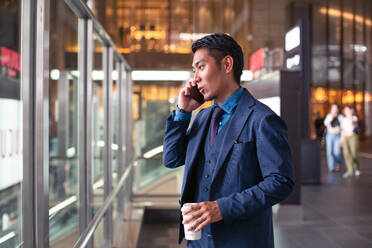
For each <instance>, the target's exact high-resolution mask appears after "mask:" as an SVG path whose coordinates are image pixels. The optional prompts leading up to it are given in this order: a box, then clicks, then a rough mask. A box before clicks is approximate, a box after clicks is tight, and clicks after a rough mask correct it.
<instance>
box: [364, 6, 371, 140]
mask: <svg viewBox="0 0 372 248" xmlns="http://www.w3.org/2000/svg"><path fill="white" fill-rule="evenodd" d="M366 14H367V53H368V55H367V61H368V62H367V63H368V64H367V68H368V72H367V73H369V75H371V73H372V31H371V29H372V16H371V15H372V3H371V1H367V7H366ZM366 80H367V82H366V92H365V94H364V100H365V104H364V105H365V106H364V109H365V110H364V113H365V115H366V116H365V135H366V136H369V137H371V136H372V77H370V76H369V77H367V79H366Z"/></svg>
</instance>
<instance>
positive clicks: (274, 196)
mask: <svg viewBox="0 0 372 248" xmlns="http://www.w3.org/2000/svg"><path fill="white" fill-rule="evenodd" d="M192 52H193V63H192V68H193V71H194V78H193V80H191V81H190V82H188V83H187V85H186V86H185V87H183V88H182V89H181V91H180V93H179V99H178V106H177V109H176V110H175V111H174V112H173V114H172V115H171V116H170V117H169V118H168V120H167V123H166V129H165V136H164V152H163V162H164V165H165V166H166V167H169V168H175V167H178V166H181V165H185V173H184V179H183V185H182V195H181V200H180V203H181V205H183V204H184V203H187V202H196V203H197V204H195V205H192V206H191V207H189V208H187V209H186V210H185V211H184V212H183V213H182V216H185V218H181V219H183V220H182V223H191V225H190V227H189V229H190V230H194V231H199V230H202V238H201V239H200V240H194V241H188V243H187V247H233V248H237V247H245V248H270V247H274V238H273V224H272V210H271V207H272V206H273V205H274V204H277V203H278V202H280V201H282V200H284V199H285V198H286V197H288V195H289V194H290V193H291V192H292V189H293V186H294V180H293V168H292V167H293V166H292V155H291V151H290V147H289V145H288V138H287V127H286V125H285V123H284V121H283V120H282V119H281V118H280V117H279V116H277V115H276V114H275V113H274V112H273V111H271V110H270V108H268V107H267V106H265V105H264V104H262V103H260V102H259V101H257V100H256V99H255V98H254V97H253V96H252V95H251V94H250V93H249V92H248V91H247V90H246V89H244V88H241V87H240V76H241V74H242V70H243V53H242V49H241V47H240V46H239V45H238V44H237V43H236V41H235V40H234V39H233V38H231V37H230V36H229V35H227V34H221V33H215V34H211V35H208V36H205V37H203V38H201V39H199V40H197V41H195V42H194V43H193V45H192ZM193 86H197V87H198V89H199V91H200V92H201V93H202V94H203V96H204V100H206V101H207V100H214V105H213V106H212V107H209V108H206V109H202V110H201V111H200V112H199V113H198V114H197V116H196V117H195V119H194V121H193V123H192V125H191V127H190V128H188V127H189V124H190V119H191V112H192V111H193V110H195V109H196V108H198V107H199V106H200V103H198V102H197V101H196V100H194V99H193V98H191V97H190V96H189V95H190V90H191V87H193ZM186 215H187V216H186ZM182 216H181V217H182ZM182 223H180V236H179V242H181V241H182V239H183V237H184V230H183V227H182Z"/></svg>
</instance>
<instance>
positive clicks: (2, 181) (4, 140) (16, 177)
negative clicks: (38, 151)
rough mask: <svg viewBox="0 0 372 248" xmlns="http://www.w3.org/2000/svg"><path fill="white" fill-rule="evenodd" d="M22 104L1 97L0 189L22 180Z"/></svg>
mask: <svg viewBox="0 0 372 248" xmlns="http://www.w3.org/2000/svg"><path fill="white" fill-rule="evenodd" d="M21 108H22V106H21V102H20V101H19V100H13V99H4V98H0V190H2V189H5V188H8V187H10V186H12V185H14V184H16V183H19V182H21V181H22V166H23V164H22V163H23V153H22V132H21V130H22V129H21V128H22V117H21V114H22V109H21Z"/></svg>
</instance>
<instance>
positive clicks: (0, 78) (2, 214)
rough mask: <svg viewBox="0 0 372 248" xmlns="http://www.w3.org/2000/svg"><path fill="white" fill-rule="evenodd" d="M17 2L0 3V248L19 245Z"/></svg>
mask: <svg viewBox="0 0 372 248" xmlns="http://www.w3.org/2000/svg"><path fill="white" fill-rule="evenodd" d="M19 15H20V1H18V0H8V1H0V62H1V63H0V220H1V221H0V247H17V246H19V245H20V243H21V240H20V234H21V230H22V223H21V215H22V213H21V205H22V201H21V198H22V188H21V183H22V179H23V178H22V176H23V151H22V135H23V134H22V102H21V100H20V81H19V78H20V63H21V61H20V48H19V45H18V44H19V27H20V26H19Z"/></svg>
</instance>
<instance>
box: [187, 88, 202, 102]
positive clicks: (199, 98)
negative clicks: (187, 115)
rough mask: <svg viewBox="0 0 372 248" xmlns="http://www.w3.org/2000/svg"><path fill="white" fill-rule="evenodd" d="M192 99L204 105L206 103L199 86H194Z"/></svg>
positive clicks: (191, 94) (191, 91)
mask: <svg viewBox="0 0 372 248" xmlns="http://www.w3.org/2000/svg"><path fill="white" fill-rule="evenodd" d="M189 96H190V97H191V98H193V99H194V100H196V101H197V102H198V103H200V104H203V103H204V96H203V94H202V93H200V91H199V90H198V86H193V87H191V89H190V95H189Z"/></svg>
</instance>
